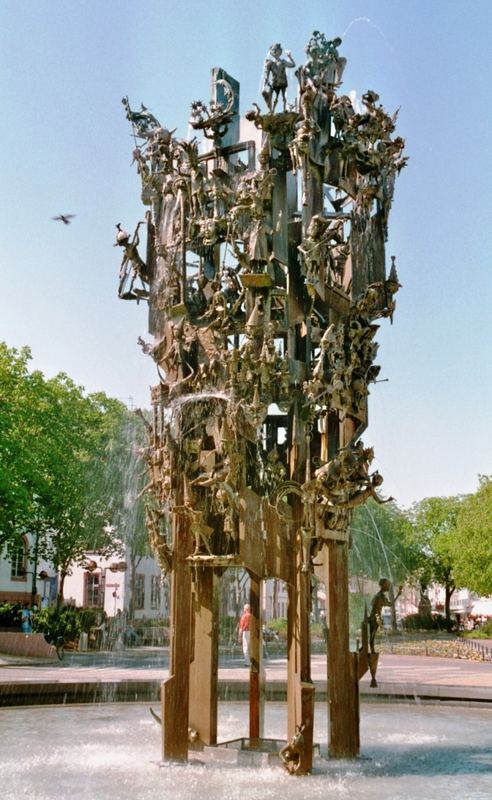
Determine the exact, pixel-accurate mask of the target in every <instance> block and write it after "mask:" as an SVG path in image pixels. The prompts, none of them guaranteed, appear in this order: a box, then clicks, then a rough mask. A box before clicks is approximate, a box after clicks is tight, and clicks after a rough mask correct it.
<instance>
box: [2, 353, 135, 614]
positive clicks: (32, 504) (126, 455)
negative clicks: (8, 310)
mask: <svg viewBox="0 0 492 800" xmlns="http://www.w3.org/2000/svg"><path fill="white" fill-rule="evenodd" d="M29 360H30V352H29V350H28V349H27V348H25V349H23V350H21V351H17V350H15V349H11V348H8V347H7V345H5V344H2V343H0V546H2V547H3V546H4V545H7V548H13V547H15V546H16V544H18V543H19V541H21V537H22V535H23V534H24V533H26V532H30V533H32V534H33V535H34V538H35V552H36V554H37V556H39V557H41V556H43V557H45V558H47V559H49V560H50V561H51V562H52V563H53V565H54V567H55V569H56V570H57V572H58V573H59V576H60V597H61V598H62V597H63V583H64V580H65V578H66V576H67V575H68V574H69V573H70V569H71V566H72V565H73V564H74V563H77V562H78V563H81V562H82V561H83V560H84V558H85V551H86V550H88V549H92V550H95V549H100V548H104V549H105V551H106V552H111V553H118V552H120V551H121V548H122V547H123V542H124V541H129V540H130V539H132V537H133V538H134V537H135V536H136V530H137V528H138V531H139V536H140V537H143V534H142V529H144V525H143V508H142V506H143V503H140V506H139V505H138V502H137V494H138V493H137V492H136V491H135V492H134V493H133V495H132V494H131V493H130V492H129V489H128V480H129V477H128V468H129V464H130V462H132V465H133V466H132V469H133V470H134V471H135V468H136V461H137V454H136V450H135V447H134V444H135V442H133V444H132V447H133V449H130V444H129V434H128V431H132V437H133V440H135V436H136V435H137V432H138V430H139V426H140V425H141V423H139V421H138V420H136V418H135V415H133V414H130V412H129V411H128V410H127V409H126V407H125V406H124V405H123V404H122V403H120V402H119V401H117V400H113V399H111V398H108V397H107V396H106V395H104V394H102V393H98V394H92V395H87V396H86V395H85V394H84V391H83V389H82V388H81V387H78V386H76V385H75V384H74V383H73V381H71V379H70V378H69V377H68V376H67V375H65V374H59V375H57V376H56V377H54V378H52V379H50V380H47V379H46V378H45V377H44V376H43V374H42V373H41V372H39V371H33V372H29V369H28V366H29ZM140 437H141V438H142V434H141V432H140ZM137 438H138V437H137ZM130 450H131V451H130ZM132 504H136V510H135V509H134V508H133V507H132V508H131V512H130V511H129V507H130V506H132ZM130 516H131V517H132V518H133V520H134V521H133V524H132V526H130V527H131V530H132V531H133V533H131V531H130V529H129V527H128V525H125V521H128V519H129V518H130ZM138 547H139V548H140V550H141V549H142V547H143V545H142V544H139V545H138ZM137 549H138V548H137ZM35 561H36V558H35Z"/></svg>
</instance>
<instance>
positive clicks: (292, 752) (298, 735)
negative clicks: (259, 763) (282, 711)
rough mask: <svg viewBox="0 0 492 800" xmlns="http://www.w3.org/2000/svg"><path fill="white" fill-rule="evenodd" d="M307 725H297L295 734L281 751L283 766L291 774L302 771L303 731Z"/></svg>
mask: <svg viewBox="0 0 492 800" xmlns="http://www.w3.org/2000/svg"><path fill="white" fill-rule="evenodd" d="M305 727H306V726H305V725H296V732H295V734H294V736H293V737H292V739H291V740H290V741H289V742H287V744H286V745H284V747H282V749H281V750H280V752H279V756H280V759H281V761H282V764H283V766H284V767H285V769H286V770H287V772H290V774H291V775H298V774H299V773H300V771H301V763H302V762H301V756H302V754H303V753H304V736H303V731H304V729H305Z"/></svg>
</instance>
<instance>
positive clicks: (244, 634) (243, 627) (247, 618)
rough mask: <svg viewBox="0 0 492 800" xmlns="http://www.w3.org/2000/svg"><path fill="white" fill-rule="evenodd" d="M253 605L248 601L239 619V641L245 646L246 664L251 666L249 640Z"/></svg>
mask: <svg viewBox="0 0 492 800" xmlns="http://www.w3.org/2000/svg"><path fill="white" fill-rule="evenodd" d="M250 623H251V606H250V605H249V603H246V605H245V606H244V609H243V613H242V615H241V619H240V620H239V626H238V628H239V630H238V643H239V644H242V646H243V656H244V661H245V664H246V665H247V666H248V667H249V642H250V635H251V634H250Z"/></svg>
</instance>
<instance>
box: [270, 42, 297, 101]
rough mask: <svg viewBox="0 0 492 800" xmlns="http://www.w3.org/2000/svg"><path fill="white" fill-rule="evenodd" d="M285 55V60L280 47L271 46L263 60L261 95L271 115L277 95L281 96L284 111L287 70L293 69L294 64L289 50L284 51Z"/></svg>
mask: <svg viewBox="0 0 492 800" xmlns="http://www.w3.org/2000/svg"><path fill="white" fill-rule="evenodd" d="M285 54H286V56H287V58H281V56H282V45H280V44H272V46H271V47H270V50H269V51H268V55H267V57H266V59H265V64H264V68H263V87H262V92H261V93H262V95H263V99H264V100H265V102H266V104H267V106H268V110H269V111H270V113H271V114H273V113H274V111H275V108H276V105H277V102H278V96H279V94H281V95H282V101H283V105H284V111H285V109H286V104H287V99H286V96H285V92H286V90H287V69H291V68H292V67H295V65H296V63H295V61H294V59H293V58H292V54H291V52H290V50H286V51H285Z"/></svg>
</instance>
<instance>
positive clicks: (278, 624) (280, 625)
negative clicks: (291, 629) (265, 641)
mask: <svg viewBox="0 0 492 800" xmlns="http://www.w3.org/2000/svg"><path fill="white" fill-rule="evenodd" d="M268 627H269V628H270V629H271V630H272V631H275V632H276V633H278V635H279V637H280V639H287V620H286V619H285V617H277V619H269V620H268Z"/></svg>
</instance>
